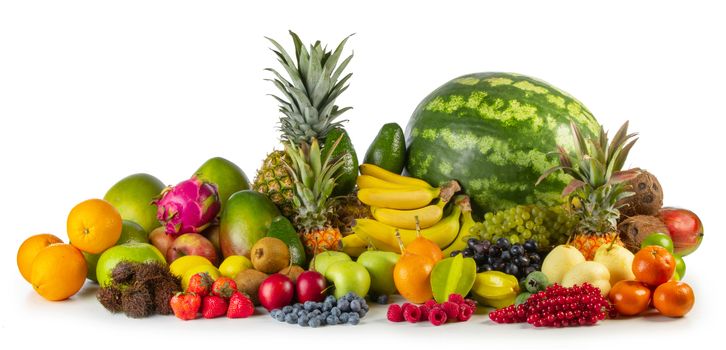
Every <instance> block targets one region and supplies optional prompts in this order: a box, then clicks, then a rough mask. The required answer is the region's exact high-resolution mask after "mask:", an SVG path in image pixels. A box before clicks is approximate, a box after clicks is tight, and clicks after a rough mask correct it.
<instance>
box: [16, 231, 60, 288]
mask: <svg viewBox="0 0 726 350" xmlns="http://www.w3.org/2000/svg"><path fill="white" fill-rule="evenodd" d="M55 243H63V240H61V239H60V238H58V237H56V236H54V235H51V234H49V233H43V234H39V235H35V236H31V237H28V239H26V240H25V241H23V243H22V244H21V245H20V248H18V256H17V263H18V270H20V274H21V275H23V278H25V280H26V281H28V282H30V274H31V272H32V268H33V260H35V257H36V256H38V253H40V251H41V250H43V249H45V248H46V247H47V246H49V245H51V244H55Z"/></svg>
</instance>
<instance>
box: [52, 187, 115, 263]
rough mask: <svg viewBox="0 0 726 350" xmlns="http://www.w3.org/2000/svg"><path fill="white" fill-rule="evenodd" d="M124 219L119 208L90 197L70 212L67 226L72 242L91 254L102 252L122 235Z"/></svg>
mask: <svg viewBox="0 0 726 350" xmlns="http://www.w3.org/2000/svg"><path fill="white" fill-rule="evenodd" d="M122 225H123V221H122V220H121V214H119V212H118V210H116V208H114V207H113V205H111V203H109V202H106V201H105V200H103V199H89V200H86V201H83V202H81V203H79V204H78V205H76V206H75V207H74V208H73V209H72V210H71V213H70V214H68V221H67V222H66V228H67V230H68V238H70V240H71V244H72V245H73V246H75V247H76V248H78V249H80V250H82V251H84V252H86V253H91V254H98V253H102V252H103V251H104V250H106V249H108V248H110V247H112V246H113V245H114V244H116V242H117V241H118V239H119V237H121V227H122Z"/></svg>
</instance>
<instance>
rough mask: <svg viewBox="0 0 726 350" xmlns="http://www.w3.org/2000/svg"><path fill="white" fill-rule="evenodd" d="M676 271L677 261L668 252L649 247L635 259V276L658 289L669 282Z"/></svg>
mask: <svg viewBox="0 0 726 350" xmlns="http://www.w3.org/2000/svg"><path fill="white" fill-rule="evenodd" d="M675 270H676V260H675V259H674V258H673V255H671V253H670V252H668V250H666V249H665V248H663V247H659V246H654V245H651V246H647V247H645V248H643V249H641V250H640V251H638V253H636V254H635V257H634V258H633V274H634V275H635V278H636V279H637V280H638V281H641V282H644V283H645V284H647V285H649V286H652V287H656V286H659V285H661V284H663V283H666V282H668V281H669V280H670V279H671V277H672V276H673V272H674V271H675Z"/></svg>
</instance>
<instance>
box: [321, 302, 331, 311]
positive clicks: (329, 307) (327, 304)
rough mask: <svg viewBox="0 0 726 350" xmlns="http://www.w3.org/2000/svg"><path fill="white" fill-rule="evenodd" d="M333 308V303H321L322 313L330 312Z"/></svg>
mask: <svg viewBox="0 0 726 350" xmlns="http://www.w3.org/2000/svg"><path fill="white" fill-rule="evenodd" d="M332 308H333V303H329V302H327V301H326V302H324V303H323V311H330V309H332Z"/></svg>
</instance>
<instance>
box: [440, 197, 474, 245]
mask: <svg viewBox="0 0 726 350" xmlns="http://www.w3.org/2000/svg"><path fill="white" fill-rule="evenodd" d="M454 203H456V205H458V206H460V207H461V228H460V229H459V234H458V235H457V236H456V239H454V242H453V243H451V245H450V246H448V247H447V248H446V249H444V256H445V257H448V256H451V252H454V251H457V250H462V249H465V248H466V241H467V240H468V239H469V238H471V236H472V234H471V228H472V227H474V224H476V222H475V221H474V218H473V217H472V216H471V203H470V202H469V197H468V196H457V199H456V200H454Z"/></svg>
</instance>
